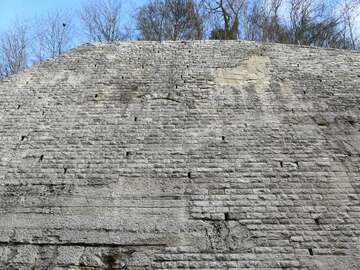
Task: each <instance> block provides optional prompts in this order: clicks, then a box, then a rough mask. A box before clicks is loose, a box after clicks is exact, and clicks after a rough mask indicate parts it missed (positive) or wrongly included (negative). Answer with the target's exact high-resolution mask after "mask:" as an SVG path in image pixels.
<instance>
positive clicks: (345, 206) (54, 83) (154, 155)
mask: <svg viewBox="0 0 360 270" xmlns="http://www.w3.org/2000/svg"><path fill="white" fill-rule="evenodd" d="M359 88H360V53H358V52H354V51H344V50H331V49H318V48H309V47H299V46H291V45H279V44H259V43H253V42H244V41H228V42H224V41H222V42H221V41H206V42H204V41H202V42H200V41H198V42H165V43H156V42H131V43H115V44H87V45H84V46H81V47H79V48H76V49H74V50H72V51H70V52H69V53H67V54H65V55H63V56H61V57H58V58H56V59H54V60H50V61H47V62H44V63H41V64H39V65H36V66H34V67H33V68H31V69H29V70H27V71H25V72H23V73H21V74H18V75H15V76H12V77H9V78H7V79H5V80H4V81H1V82H0V94H1V98H0V138H1V139H0V269H21V270H25V269H31V270H34V269H36V270H37V269H41V270H45V269H55V270H64V269H73V270H80V269H81V270H93V269H123V270H126V269H127V270H153V269H154V270H155V269H224V270H225V269H307V270H312V269H329V270H330V269H331V270H333V269H338V270H347V269H353V270H355V269H360V238H359V236H360V200H359V199H360V112H359V110H360V89H359Z"/></svg>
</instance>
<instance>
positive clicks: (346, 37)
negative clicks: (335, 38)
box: [340, 0, 360, 49]
mask: <svg viewBox="0 0 360 270" xmlns="http://www.w3.org/2000/svg"><path fill="white" fill-rule="evenodd" d="M340 16H341V19H342V22H341V27H342V47H343V48H350V49H356V48H357V47H358V45H359V44H358V43H359V39H358V37H357V36H356V33H355V29H354V28H355V20H356V18H358V17H359V16H360V0H342V1H341V3H340Z"/></svg>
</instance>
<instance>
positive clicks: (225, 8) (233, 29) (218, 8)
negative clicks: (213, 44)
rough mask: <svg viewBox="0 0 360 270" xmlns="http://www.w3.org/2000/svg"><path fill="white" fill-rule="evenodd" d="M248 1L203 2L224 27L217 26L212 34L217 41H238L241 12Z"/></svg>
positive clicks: (205, 0)
mask: <svg viewBox="0 0 360 270" xmlns="http://www.w3.org/2000/svg"><path fill="white" fill-rule="evenodd" d="M246 2H247V1H246V0H203V1H202V4H203V5H204V7H205V8H206V9H207V10H208V12H210V13H211V14H212V15H213V16H214V17H215V20H217V22H218V23H220V24H222V27H220V26H216V27H215V29H214V30H213V32H212V34H211V38H215V39H238V38H239V26H240V15H241V11H243V10H244V8H245V7H246Z"/></svg>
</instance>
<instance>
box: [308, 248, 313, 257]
mask: <svg viewBox="0 0 360 270" xmlns="http://www.w3.org/2000/svg"><path fill="white" fill-rule="evenodd" d="M308 251H309V254H310V256H313V255H314V252H313V250H312V248H308Z"/></svg>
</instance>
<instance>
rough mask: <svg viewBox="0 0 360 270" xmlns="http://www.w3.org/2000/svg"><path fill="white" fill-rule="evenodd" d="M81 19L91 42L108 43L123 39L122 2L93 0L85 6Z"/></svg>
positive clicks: (118, 0)
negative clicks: (121, 23) (121, 22)
mask: <svg viewBox="0 0 360 270" xmlns="http://www.w3.org/2000/svg"><path fill="white" fill-rule="evenodd" d="M80 17H81V20H82V22H83V24H84V29H85V33H86V35H87V37H88V39H89V40H90V41H98V42H108V41H116V40H121V39H122V37H123V36H122V33H121V25H120V18H121V0H92V1H90V2H87V3H85V4H84V5H83V7H82V9H81V11H80Z"/></svg>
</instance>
